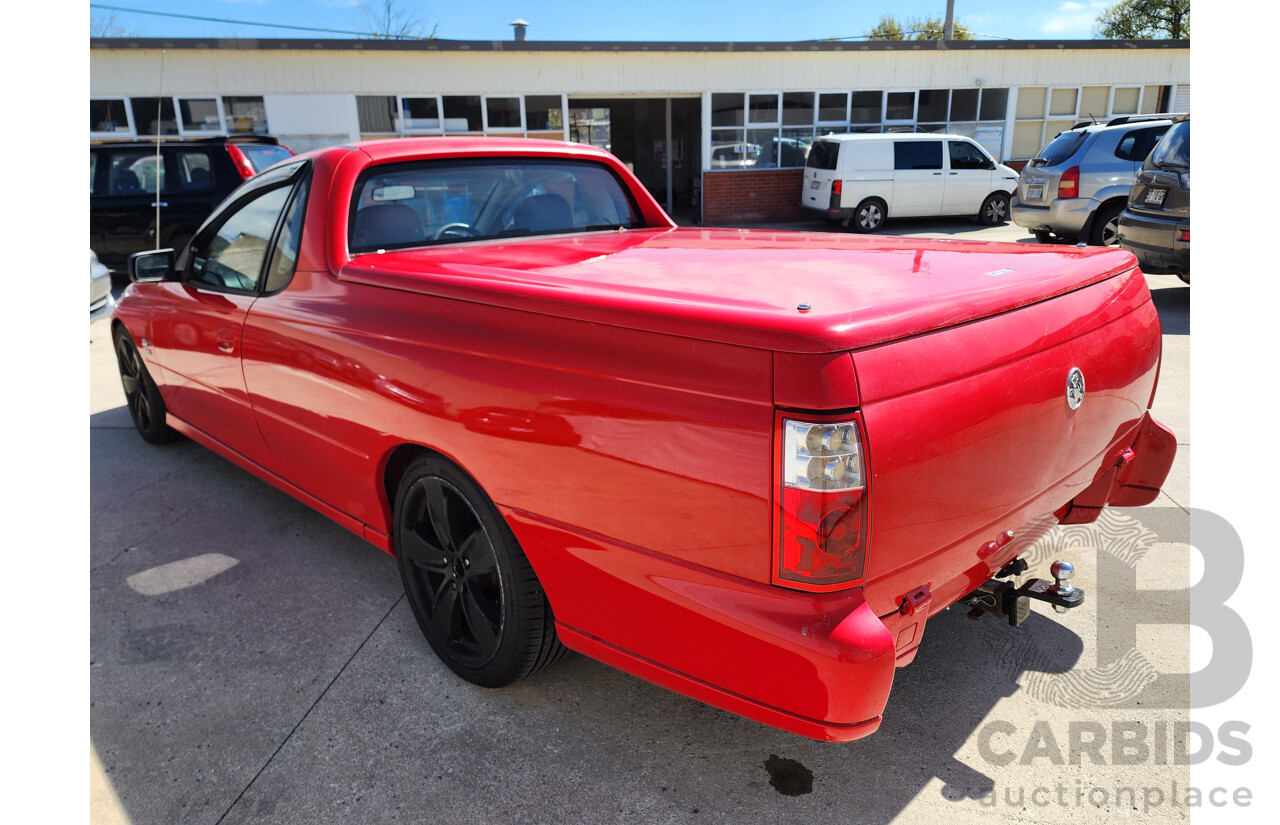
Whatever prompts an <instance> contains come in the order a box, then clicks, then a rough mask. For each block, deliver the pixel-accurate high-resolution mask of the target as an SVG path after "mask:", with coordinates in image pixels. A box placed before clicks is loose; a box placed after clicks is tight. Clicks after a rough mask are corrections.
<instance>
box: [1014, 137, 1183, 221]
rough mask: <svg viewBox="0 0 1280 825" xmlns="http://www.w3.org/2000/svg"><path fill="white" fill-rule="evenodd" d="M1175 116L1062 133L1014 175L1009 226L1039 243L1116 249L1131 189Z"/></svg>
mask: <svg viewBox="0 0 1280 825" xmlns="http://www.w3.org/2000/svg"><path fill="white" fill-rule="evenodd" d="M1174 117H1175V115H1170V114H1161V115H1143V116H1137V117H1118V118H1115V119H1114V120H1110V121H1108V122H1107V123H1105V124H1104V123H1077V124H1076V125H1075V126H1073V127H1072V128H1070V129H1068V130H1067V131H1065V132H1062V133H1061V134H1059V135H1058V136H1057V137H1055V138H1054V139H1053V140H1051V141H1049V144H1048V145H1047V146H1045V147H1044V149H1042V150H1040V154H1039V156H1037V157H1034V158H1032V159H1031V161H1030V162H1029V163H1028V164H1027V165H1026V167H1025V168H1023V170H1022V173H1021V174H1020V175H1019V176H1018V189H1017V191H1016V192H1015V193H1014V198H1013V203H1012V205H1011V206H1010V214H1011V216H1012V218H1013V222H1014V223H1016V224H1017V225H1018V226H1023V227H1026V228H1027V229H1028V230H1030V231H1031V234H1033V235H1035V236H1036V240H1037V241H1039V242H1040V243H1055V242H1056V243H1076V242H1078V241H1084V242H1085V243H1088V244H1091V245H1093V246H1115V245H1116V224H1117V221H1118V220H1119V217H1120V213H1121V212H1122V211H1124V207H1125V203H1126V202H1127V201H1128V198H1129V188H1130V187H1131V186H1132V185H1133V181H1134V178H1135V176H1136V175H1137V173H1138V170H1139V169H1141V168H1142V162H1143V161H1144V160H1146V158H1147V155H1148V154H1149V153H1150V152H1151V149H1152V148H1153V147H1154V146H1155V145H1156V143H1157V141H1159V140H1160V136H1161V135H1163V134H1164V133H1165V131H1166V130H1167V129H1168V128H1169V126H1170V125H1171V124H1172V123H1173V118H1174Z"/></svg>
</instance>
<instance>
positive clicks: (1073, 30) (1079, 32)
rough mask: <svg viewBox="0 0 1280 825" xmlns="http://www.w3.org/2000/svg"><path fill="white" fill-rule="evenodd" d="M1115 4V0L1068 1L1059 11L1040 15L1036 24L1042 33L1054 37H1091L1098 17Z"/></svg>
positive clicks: (1060, 6) (1061, 5) (1060, 5)
mask: <svg viewBox="0 0 1280 825" xmlns="http://www.w3.org/2000/svg"><path fill="white" fill-rule="evenodd" d="M1113 2H1114V0H1112V2H1104V0H1088V2H1086V3H1076V2H1070V0H1068V2H1064V3H1061V4H1059V5H1058V8H1057V10H1055V11H1053V12H1050V13H1048V14H1042V15H1039V16H1038V17H1037V19H1036V22H1037V24H1038V27H1039V29H1040V31H1041V32H1043V33H1044V34H1047V35H1051V36H1054V37H1069V38H1076V37H1090V36H1092V34H1093V24H1094V23H1095V22H1097V20H1098V15H1099V14H1101V13H1102V11H1103V9H1106V8H1107V7H1108V6H1111V5H1112V3H1113Z"/></svg>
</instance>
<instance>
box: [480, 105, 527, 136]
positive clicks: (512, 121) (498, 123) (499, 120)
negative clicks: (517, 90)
mask: <svg viewBox="0 0 1280 825" xmlns="http://www.w3.org/2000/svg"><path fill="white" fill-rule="evenodd" d="M523 108H524V107H523V106H521V105H520V98H518V97H486V98H485V99H484V114H485V124H484V128H485V131H487V132H523V131H524V112H523Z"/></svg>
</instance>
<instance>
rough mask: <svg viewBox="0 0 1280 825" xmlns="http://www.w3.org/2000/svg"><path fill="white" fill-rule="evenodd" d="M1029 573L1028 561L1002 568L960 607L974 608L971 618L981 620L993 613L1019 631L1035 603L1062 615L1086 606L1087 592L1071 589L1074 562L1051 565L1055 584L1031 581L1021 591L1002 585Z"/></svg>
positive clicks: (1017, 562)
mask: <svg viewBox="0 0 1280 825" xmlns="http://www.w3.org/2000/svg"><path fill="white" fill-rule="evenodd" d="M1026 569H1027V563H1026V562H1025V561H1023V560H1022V559H1014V560H1013V561H1011V562H1009V563H1008V564H1006V565H1005V566H1004V567H1002V568H1000V572H999V573H996V575H995V578H993V579H988V580H987V581H986V582H985V583H984V584H983V585H982V586H981V587H979V588H978V589H977V590H975V591H973V592H972V593H970V594H969V595H967V596H965V597H964V598H963V599H961V600H960V604H963V605H966V606H968V607H970V608H972V609H971V610H970V611H969V618H970V619H975V620H976V619H981V618H982V617H984V616H986V615H987V614H988V613H990V614H991V615H993V616H995V617H996V618H997V619H1008V620H1009V624H1010V625H1012V626H1013V627H1017V626H1018V625H1020V624H1022V623H1023V622H1024V621H1026V619H1027V616H1029V615H1031V600H1032V599H1036V600H1037V601H1042V602H1048V603H1049V604H1051V605H1053V609H1054V610H1056V611H1057V612H1059V613H1066V612H1067V611H1068V610H1070V609H1071V608H1073V607H1079V606H1080V605H1082V604H1084V591H1083V590H1081V589H1080V588H1078V587H1073V586H1072V585H1071V578H1072V576H1074V575H1075V573H1076V568H1075V566H1074V565H1072V564H1071V562H1069V561H1055V562H1054V563H1053V564H1051V565H1049V573H1050V575H1052V576H1053V584H1050V583H1049V582H1048V581H1046V580H1044V579H1031V580H1030V581H1028V582H1027V583H1026V584H1024V585H1022V586H1021V587H1015V586H1014V584H1013V582H1011V581H1001V579H1006V578H1008V577H1009V576H1016V575H1018V574H1020V573H1023V572H1025V571H1026Z"/></svg>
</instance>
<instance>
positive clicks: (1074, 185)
mask: <svg viewBox="0 0 1280 825" xmlns="http://www.w3.org/2000/svg"><path fill="white" fill-rule="evenodd" d="M1079 194H1080V167H1079V166H1072V167H1071V168H1070V169H1068V170H1067V171H1065V172H1063V173H1062V177H1061V178H1059V179H1058V197H1060V198H1074V197H1077V196H1078V195H1079Z"/></svg>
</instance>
